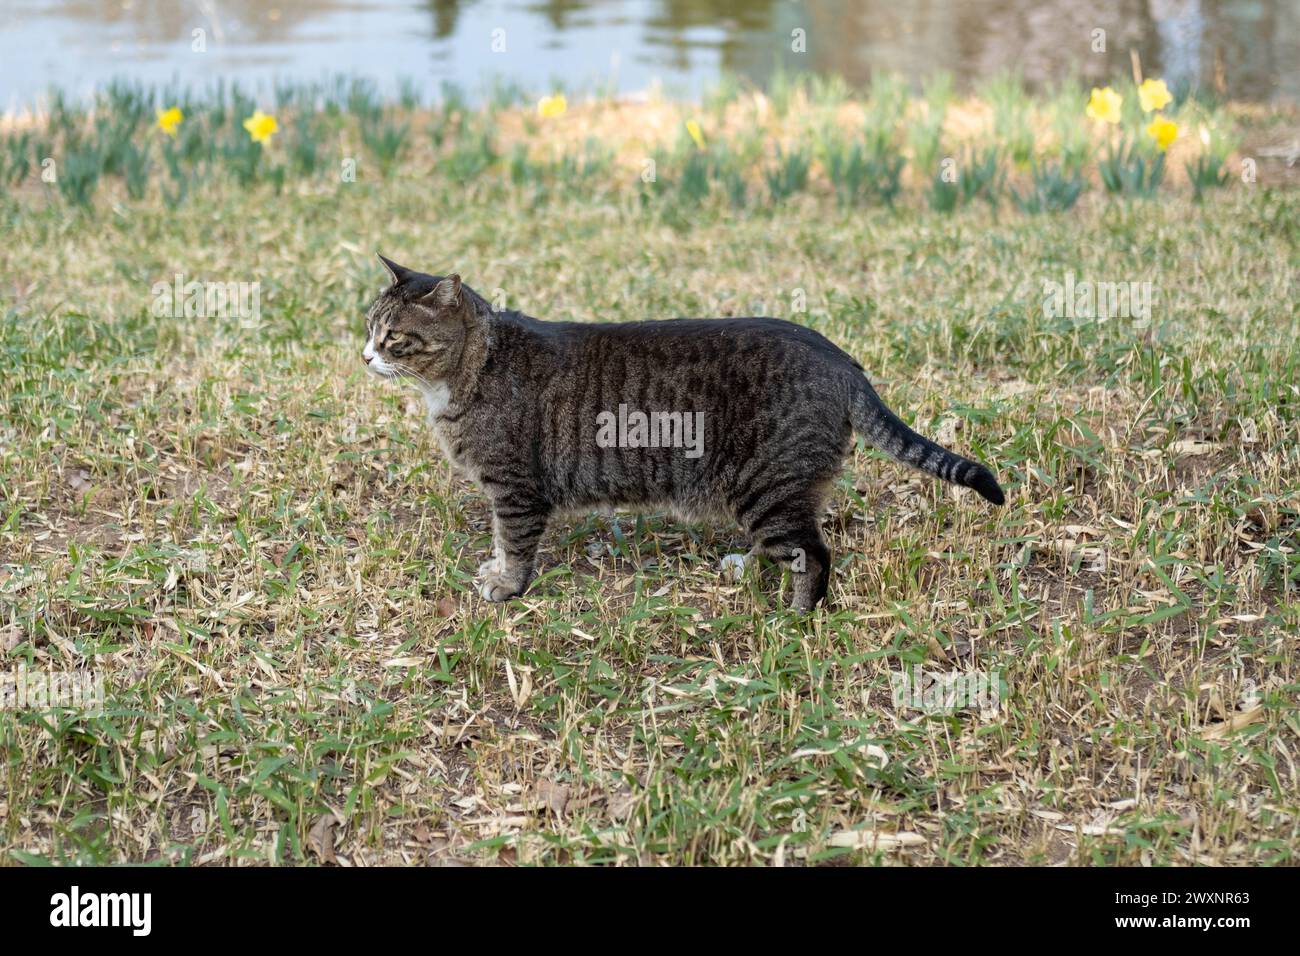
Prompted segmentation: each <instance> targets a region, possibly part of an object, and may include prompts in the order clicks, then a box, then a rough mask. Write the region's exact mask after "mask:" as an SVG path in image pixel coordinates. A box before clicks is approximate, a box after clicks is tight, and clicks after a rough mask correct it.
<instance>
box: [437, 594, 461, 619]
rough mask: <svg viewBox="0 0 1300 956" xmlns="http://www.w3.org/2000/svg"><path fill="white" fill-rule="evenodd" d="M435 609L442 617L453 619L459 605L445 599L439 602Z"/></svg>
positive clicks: (447, 598) (449, 599)
mask: <svg viewBox="0 0 1300 956" xmlns="http://www.w3.org/2000/svg"><path fill="white" fill-rule="evenodd" d="M435 609H436V610H437V612H438V614H439V615H441V616H442V617H452V616H454V615H455V613H456V609H457V604H456V602H455V600H453V599H452V598H449V597H445V598H443V599H442V600H440V601H439V602H438V604H437V606H436V608H435Z"/></svg>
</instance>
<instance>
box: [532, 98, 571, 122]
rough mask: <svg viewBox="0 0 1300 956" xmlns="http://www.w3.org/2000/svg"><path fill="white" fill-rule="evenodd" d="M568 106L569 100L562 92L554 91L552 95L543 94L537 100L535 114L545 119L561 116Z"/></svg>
mask: <svg viewBox="0 0 1300 956" xmlns="http://www.w3.org/2000/svg"><path fill="white" fill-rule="evenodd" d="M568 108H569V101H568V100H566V99H565V98H564V94H563V93H556V94H555V95H554V96H543V97H542V98H541V99H540V100H538V101H537V115H538V116H541V117H543V118H545V119H555V118H557V117H560V116H563V115H564V112H565V110H567V109H568Z"/></svg>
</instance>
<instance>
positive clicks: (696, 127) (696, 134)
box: [686, 119, 704, 149]
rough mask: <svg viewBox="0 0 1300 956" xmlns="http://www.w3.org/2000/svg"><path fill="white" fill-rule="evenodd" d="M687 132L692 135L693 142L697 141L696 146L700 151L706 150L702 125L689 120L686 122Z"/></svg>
mask: <svg viewBox="0 0 1300 956" xmlns="http://www.w3.org/2000/svg"><path fill="white" fill-rule="evenodd" d="M686 132H688V133H690V134H691V139H693V140H694V141H695V145H696V146H697V147H698V148H699V149H703V148H704V133H703V131H702V130H701V129H700V124H699V123H697V122H695V120H693V119H689V120H687V121H686Z"/></svg>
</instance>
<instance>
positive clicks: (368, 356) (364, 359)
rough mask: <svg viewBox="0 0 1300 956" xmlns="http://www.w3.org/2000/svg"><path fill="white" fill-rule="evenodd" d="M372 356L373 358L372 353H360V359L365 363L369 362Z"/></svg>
mask: <svg viewBox="0 0 1300 956" xmlns="http://www.w3.org/2000/svg"><path fill="white" fill-rule="evenodd" d="M372 358H374V356H373V355H367V354H366V353H365V352H362V353H361V361H363V362H365V363H366V364H367V365H369V364H370V360H371V359H372Z"/></svg>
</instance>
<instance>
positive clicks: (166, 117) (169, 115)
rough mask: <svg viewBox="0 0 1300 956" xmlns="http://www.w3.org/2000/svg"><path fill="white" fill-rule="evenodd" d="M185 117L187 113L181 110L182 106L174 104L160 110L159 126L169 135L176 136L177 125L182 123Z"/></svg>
mask: <svg viewBox="0 0 1300 956" xmlns="http://www.w3.org/2000/svg"><path fill="white" fill-rule="evenodd" d="M183 119H185V114H184V113H182V112H181V111H180V107H177V106H172V107H170V108H168V109H165V110H159V111H158V128H159V129H160V130H162V131H163V132H164V133H166V134H167V135H168V136H175V135H176V127H178V126H180V125H181V120H183Z"/></svg>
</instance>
